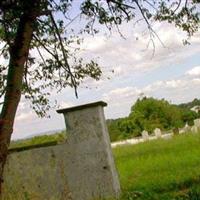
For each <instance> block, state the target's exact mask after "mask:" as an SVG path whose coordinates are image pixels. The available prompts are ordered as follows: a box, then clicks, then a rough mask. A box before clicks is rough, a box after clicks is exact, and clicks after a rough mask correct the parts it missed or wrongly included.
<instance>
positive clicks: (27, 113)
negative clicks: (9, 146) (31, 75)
mask: <svg viewBox="0 0 200 200" xmlns="http://www.w3.org/2000/svg"><path fill="white" fill-rule="evenodd" d="M153 28H154V30H155V31H156V33H157V35H158V36H159V38H160V40H161V41H162V43H161V42H160V41H159V39H158V38H156V37H155V38H154V44H155V49H153V46H152V44H150V45H149V47H148V48H147V46H148V42H149V35H148V32H144V30H145V26H144V25H141V24H138V25H135V26H133V24H124V25H123V26H122V27H120V32H121V33H122V34H123V37H121V36H120V34H119V33H118V32H117V31H116V30H113V31H112V34H111V35H110V34H108V32H107V34H105V32H104V31H102V32H100V33H99V34H97V35H95V36H91V35H85V36H84V42H83V43H82V44H81V52H80V53H79V55H78V56H81V57H82V58H84V59H85V60H89V59H94V60H96V61H97V62H98V63H99V64H100V66H101V68H102V71H103V74H102V77H101V79H100V80H99V81H94V80H91V79H89V78H88V79H86V80H85V81H84V82H83V84H82V85H81V86H80V87H79V88H78V96H79V97H78V99H77V98H76V97H75V95H74V91H73V89H70V88H68V89H65V90H63V91H62V93H60V94H57V93H55V91H52V95H51V97H50V98H51V100H55V99H56V100H57V102H58V104H59V105H60V108H67V107H71V106H76V105H81V104H85V103H90V102H95V101H100V100H102V101H105V102H107V103H108V106H107V107H106V108H105V117H106V119H110V118H119V117H124V116H127V115H128V114H129V112H130V108H131V106H132V105H133V104H134V102H135V101H136V100H137V98H139V97H140V96H141V95H144V96H149V97H155V98H158V99H162V98H164V99H166V100H168V101H169V102H171V103H176V104H179V103H183V102H188V101H191V100H193V99H194V98H200V93H199V91H200V33H196V34H195V35H194V36H193V37H192V38H191V40H190V42H191V44H190V45H186V46H184V45H183V39H185V38H186V34H185V33H183V32H182V31H180V30H178V29H176V28H174V27H173V26H172V25H169V24H166V23H154V25H153ZM49 114H50V116H51V117H50V118H48V119H47V118H43V119H41V118H38V117H37V116H36V114H35V113H34V111H32V110H31V108H30V105H29V103H28V102H27V101H26V100H25V99H23V98H22V100H21V102H20V104H19V107H18V111H17V116H16V120H15V126H14V133H13V135H12V139H20V138H25V137H30V136H32V135H36V134H40V133H43V132H48V131H52V130H59V129H64V128H65V124H64V118H63V116H62V115H61V114H58V113H56V109H55V108H53V109H52V110H51V111H50V113H49Z"/></svg>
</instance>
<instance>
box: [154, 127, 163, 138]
mask: <svg viewBox="0 0 200 200" xmlns="http://www.w3.org/2000/svg"><path fill="white" fill-rule="evenodd" d="M154 134H155V136H156V137H157V138H161V137H162V132H161V130H160V129H159V128H156V129H155V130H154Z"/></svg>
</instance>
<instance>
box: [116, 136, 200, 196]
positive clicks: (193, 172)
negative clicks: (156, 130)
mask: <svg viewBox="0 0 200 200" xmlns="http://www.w3.org/2000/svg"><path fill="white" fill-rule="evenodd" d="M114 155H115V160H116V165H117V168H118V171H119V175H120V182H121V186H122V190H123V197H122V199H123V200H132V199H138V200H173V199H176V200H181V199H184V200H186V199H191V200H197V199H198V200H200V135H192V134H190V135H189V134H187V135H181V136H176V137H174V138H173V139H170V140H162V139H160V140H155V141H149V142H145V143H141V144H137V145H130V146H124V147H118V148H116V149H114Z"/></svg>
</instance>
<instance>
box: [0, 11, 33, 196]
mask: <svg viewBox="0 0 200 200" xmlns="http://www.w3.org/2000/svg"><path fill="white" fill-rule="evenodd" d="M35 20H36V16H35V15H34V14H33V13H31V12H24V13H23V14H22V15H21V18H20V21H19V24H18V30H17V33H16V37H15V40H14V42H13V44H12V45H11V47H10V61H9V69H8V74H7V85H6V93H5V97H4V104H3V107H2V111H1V114H0V196H1V194H2V183H3V169H4V166H5V162H6V158H7V154H8V146H9V143H10V138H11V134H12V132H13V124H14V119H15V115H16V111H17V107H18V104H19V101H20V98H21V91H22V82H23V75H24V66H25V62H26V60H27V57H28V53H29V47H30V43H31V39H32V34H33V29H34V22H35Z"/></svg>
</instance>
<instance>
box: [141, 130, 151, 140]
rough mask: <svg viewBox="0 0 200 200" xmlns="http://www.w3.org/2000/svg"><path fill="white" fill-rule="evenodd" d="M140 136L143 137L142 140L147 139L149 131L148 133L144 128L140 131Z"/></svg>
mask: <svg viewBox="0 0 200 200" xmlns="http://www.w3.org/2000/svg"><path fill="white" fill-rule="evenodd" d="M142 138H143V140H144V141H146V140H148V139H149V133H148V131H146V130H143V131H142Z"/></svg>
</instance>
